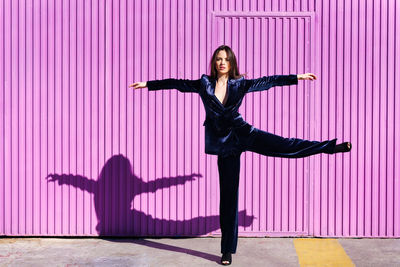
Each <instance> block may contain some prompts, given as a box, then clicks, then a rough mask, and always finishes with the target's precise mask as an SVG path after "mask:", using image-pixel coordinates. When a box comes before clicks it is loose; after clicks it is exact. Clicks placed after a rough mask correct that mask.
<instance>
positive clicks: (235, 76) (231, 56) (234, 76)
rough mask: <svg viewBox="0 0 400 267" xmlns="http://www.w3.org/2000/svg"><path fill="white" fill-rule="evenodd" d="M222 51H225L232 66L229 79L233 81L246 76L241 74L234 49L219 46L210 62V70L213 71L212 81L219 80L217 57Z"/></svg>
mask: <svg viewBox="0 0 400 267" xmlns="http://www.w3.org/2000/svg"><path fill="white" fill-rule="evenodd" d="M221 50H225V52H226V54H227V57H228V60H229V65H230V69H229V78H232V79H238V78H240V77H242V76H244V75H243V74H240V73H239V68H238V66H237V61H236V56H235V53H233V51H232V49H231V48H230V47H229V46H227V45H221V46H219V47H218V48H217V49H215V51H214V54H213V56H212V58H211V61H210V69H211V74H210V77H211V78H212V79H217V77H218V76H217V74H218V71H217V68H216V67H215V62H216V61H217V55H218V53H219V51H221Z"/></svg>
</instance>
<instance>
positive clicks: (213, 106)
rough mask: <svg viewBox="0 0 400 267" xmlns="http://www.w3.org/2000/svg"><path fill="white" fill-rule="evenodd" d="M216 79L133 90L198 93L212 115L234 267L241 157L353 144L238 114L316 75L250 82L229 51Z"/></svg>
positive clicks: (220, 53) (211, 141)
mask: <svg viewBox="0 0 400 267" xmlns="http://www.w3.org/2000/svg"><path fill="white" fill-rule="evenodd" d="M210 69H211V74H210V76H207V75H205V74H203V75H202V76H201V78H200V79H198V80H185V79H163V80H153V81H147V82H136V83H133V84H131V85H129V87H134V88H135V89H138V88H144V87H148V90H149V91H153V90H160V89H173V88H175V89H178V90H179V91H180V92H191V93H198V94H199V95H200V97H201V100H202V102H203V104H204V108H205V110H206V119H205V121H204V125H205V153H207V154H213V155H218V172H219V182H220V225H221V232H222V238H221V253H222V257H221V263H222V264H223V265H229V264H231V262H232V255H231V254H233V253H235V252H236V247H237V238H238V185H239V171H240V155H241V153H242V152H244V151H252V152H256V153H259V154H262V155H265V156H273V157H285V158H300V157H307V156H311V155H314V154H318V153H327V154H333V153H337V152H348V151H350V149H351V143H350V142H345V143H341V144H338V145H336V140H337V139H336V138H335V139H333V140H327V141H323V142H319V141H308V140H302V139H298V138H284V137H281V136H278V135H274V134H272V133H268V132H265V131H262V130H260V129H257V128H255V127H253V126H252V125H250V124H249V123H247V122H245V121H244V120H243V118H242V116H241V115H240V114H239V112H238V109H239V107H240V105H241V103H242V100H243V98H244V96H245V94H246V93H250V92H255V91H262V90H267V89H269V88H271V87H273V86H283V85H291V84H297V83H298V80H315V79H316V78H317V77H316V76H315V75H314V74H312V73H305V74H298V75H294V74H290V75H273V76H264V77H261V78H258V79H244V76H243V75H240V74H239V70H238V66H237V62H236V57H235V54H234V53H233V51H232V50H231V48H230V47H229V46H226V45H221V46H220V47H218V48H217V49H216V50H215V51H214V53H213V56H212V58H211V62H210Z"/></svg>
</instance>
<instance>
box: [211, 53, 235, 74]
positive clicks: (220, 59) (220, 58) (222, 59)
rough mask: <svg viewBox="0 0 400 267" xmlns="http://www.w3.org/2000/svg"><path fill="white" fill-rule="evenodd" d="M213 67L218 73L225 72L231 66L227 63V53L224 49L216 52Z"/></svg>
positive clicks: (227, 71)
mask: <svg viewBox="0 0 400 267" xmlns="http://www.w3.org/2000/svg"><path fill="white" fill-rule="evenodd" d="M215 68H216V69H217V72H218V74H220V75H221V74H227V73H229V70H230V68H231V65H230V63H229V60H228V57H227V54H226V51H225V50H221V51H219V52H218V54H217V57H216V61H215Z"/></svg>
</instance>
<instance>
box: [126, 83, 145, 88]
mask: <svg viewBox="0 0 400 267" xmlns="http://www.w3.org/2000/svg"><path fill="white" fill-rule="evenodd" d="M129 87H133V89H139V88H145V87H147V82H136V83H132V84H130V85H129Z"/></svg>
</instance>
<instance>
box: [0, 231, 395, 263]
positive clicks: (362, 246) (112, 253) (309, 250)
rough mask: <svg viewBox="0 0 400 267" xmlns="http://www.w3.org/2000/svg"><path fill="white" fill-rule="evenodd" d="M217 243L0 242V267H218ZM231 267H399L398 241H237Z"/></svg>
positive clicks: (163, 240) (216, 240) (206, 240)
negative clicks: (236, 248)
mask: <svg viewBox="0 0 400 267" xmlns="http://www.w3.org/2000/svg"><path fill="white" fill-rule="evenodd" d="M219 249H220V238H215V237H204V238H160V239H155V238H151V239H150V238H149V239H116V238H115V239H114V238H109V239H100V238H47V237H45V238H9V237H2V238H0V266H217V265H218V264H219V260H220V253H219ZM231 266H248V267H255V266H263V267H265V266H279V267H284V266H285V267H286V266H400V239H344V238H341V239H334V238H331V239H327V238H245V237H243V238H239V243H238V250H237V253H236V254H234V255H233V263H232V265H231Z"/></svg>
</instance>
